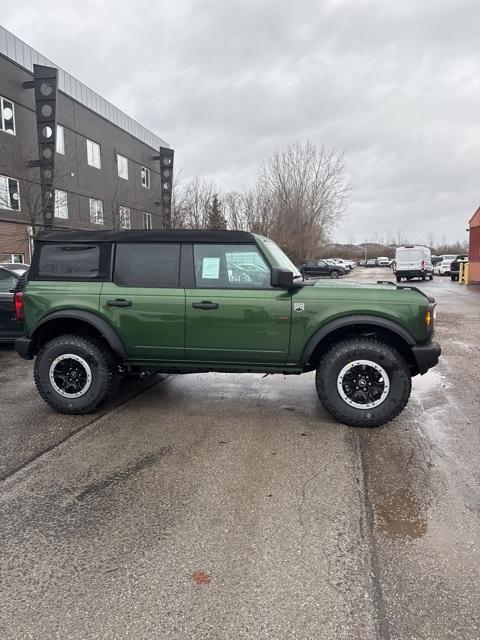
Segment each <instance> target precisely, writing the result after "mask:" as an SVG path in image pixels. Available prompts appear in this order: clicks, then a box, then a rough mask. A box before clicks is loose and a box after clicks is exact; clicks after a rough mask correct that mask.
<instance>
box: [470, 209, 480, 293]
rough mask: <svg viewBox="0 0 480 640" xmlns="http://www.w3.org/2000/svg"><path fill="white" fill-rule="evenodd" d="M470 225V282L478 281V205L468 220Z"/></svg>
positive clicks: (479, 238)
mask: <svg viewBox="0 0 480 640" xmlns="http://www.w3.org/2000/svg"><path fill="white" fill-rule="evenodd" d="M468 225H469V227H470V243H469V249H468V261H469V273H468V278H469V280H470V282H480V207H478V209H477V210H476V211H475V213H474V214H473V216H472V217H471V218H470V220H469V221H468Z"/></svg>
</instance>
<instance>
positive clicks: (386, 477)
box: [361, 425, 434, 540]
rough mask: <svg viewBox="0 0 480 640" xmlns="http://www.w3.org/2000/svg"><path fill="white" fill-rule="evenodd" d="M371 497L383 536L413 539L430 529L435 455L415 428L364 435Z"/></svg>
mask: <svg viewBox="0 0 480 640" xmlns="http://www.w3.org/2000/svg"><path fill="white" fill-rule="evenodd" d="M361 439H362V442H361V449H362V452H363V455H362V457H363V464H364V467H365V469H366V471H367V478H368V480H367V482H368V494H369V499H370V503H371V506H372V509H373V512H374V517H375V526H376V529H377V531H378V533H379V534H380V535H383V536H384V537H386V538H390V539H397V540H398V539H402V540H413V539H416V538H421V537H422V536H424V535H425V534H426V533H427V530H428V512H429V508H430V502H431V500H432V492H433V487H432V486H431V482H432V469H433V466H434V463H433V461H432V453H431V451H430V449H429V447H427V446H425V441H424V439H423V438H422V436H421V434H420V433H419V432H418V431H417V430H416V429H414V428H411V427H410V428H402V427H401V426H400V425H396V430H383V431H381V432H380V431H378V432H373V433H372V432H371V433H368V432H364V433H363V434H362V435H361Z"/></svg>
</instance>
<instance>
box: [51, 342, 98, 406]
mask: <svg viewBox="0 0 480 640" xmlns="http://www.w3.org/2000/svg"><path fill="white" fill-rule="evenodd" d="M48 376H49V379H50V384H51V385H52V387H53V388H54V389H55V391H56V392H57V393H58V394H59V395H61V396H62V397H63V398H70V399H72V398H81V397H82V396H83V395H85V394H86V393H87V391H88V390H89V389H90V386H91V384H92V370H91V369H90V365H89V364H88V362H86V360H84V359H83V358H81V357H80V356H77V355H76V354H74V353H64V354H62V355H61V356H58V358H55V360H54V361H53V362H52V364H51V365H50V370H49V373H48Z"/></svg>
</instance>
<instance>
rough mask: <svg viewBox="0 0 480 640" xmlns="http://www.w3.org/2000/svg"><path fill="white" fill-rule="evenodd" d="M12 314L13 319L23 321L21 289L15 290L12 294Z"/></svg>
mask: <svg viewBox="0 0 480 640" xmlns="http://www.w3.org/2000/svg"><path fill="white" fill-rule="evenodd" d="M13 315H14V317H15V320H19V321H23V320H24V319H25V314H24V306H23V291H15V293H14V294H13Z"/></svg>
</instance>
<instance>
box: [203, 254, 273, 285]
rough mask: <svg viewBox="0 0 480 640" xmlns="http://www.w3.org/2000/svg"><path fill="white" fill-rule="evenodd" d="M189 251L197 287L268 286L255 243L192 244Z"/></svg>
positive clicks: (268, 281)
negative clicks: (192, 258) (191, 253)
mask: <svg viewBox="0 0 480 640" xmlns="http://www.w3.org/2000/svg"><path fill="white" fill-rule="evenodd" d="M193 255H194V262H195V281H196V286H197V287H198V288H201V289H216V288H218V289H266V288H270V268H269V266H268V265H267V263H266V262H265V260H264V258H263V256H262V255H261V253H260V252H259V250H258V249H257V247H256V246H255V245H235V244H231V245H217V244H196V245H194V247H193Z"/></svg>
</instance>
